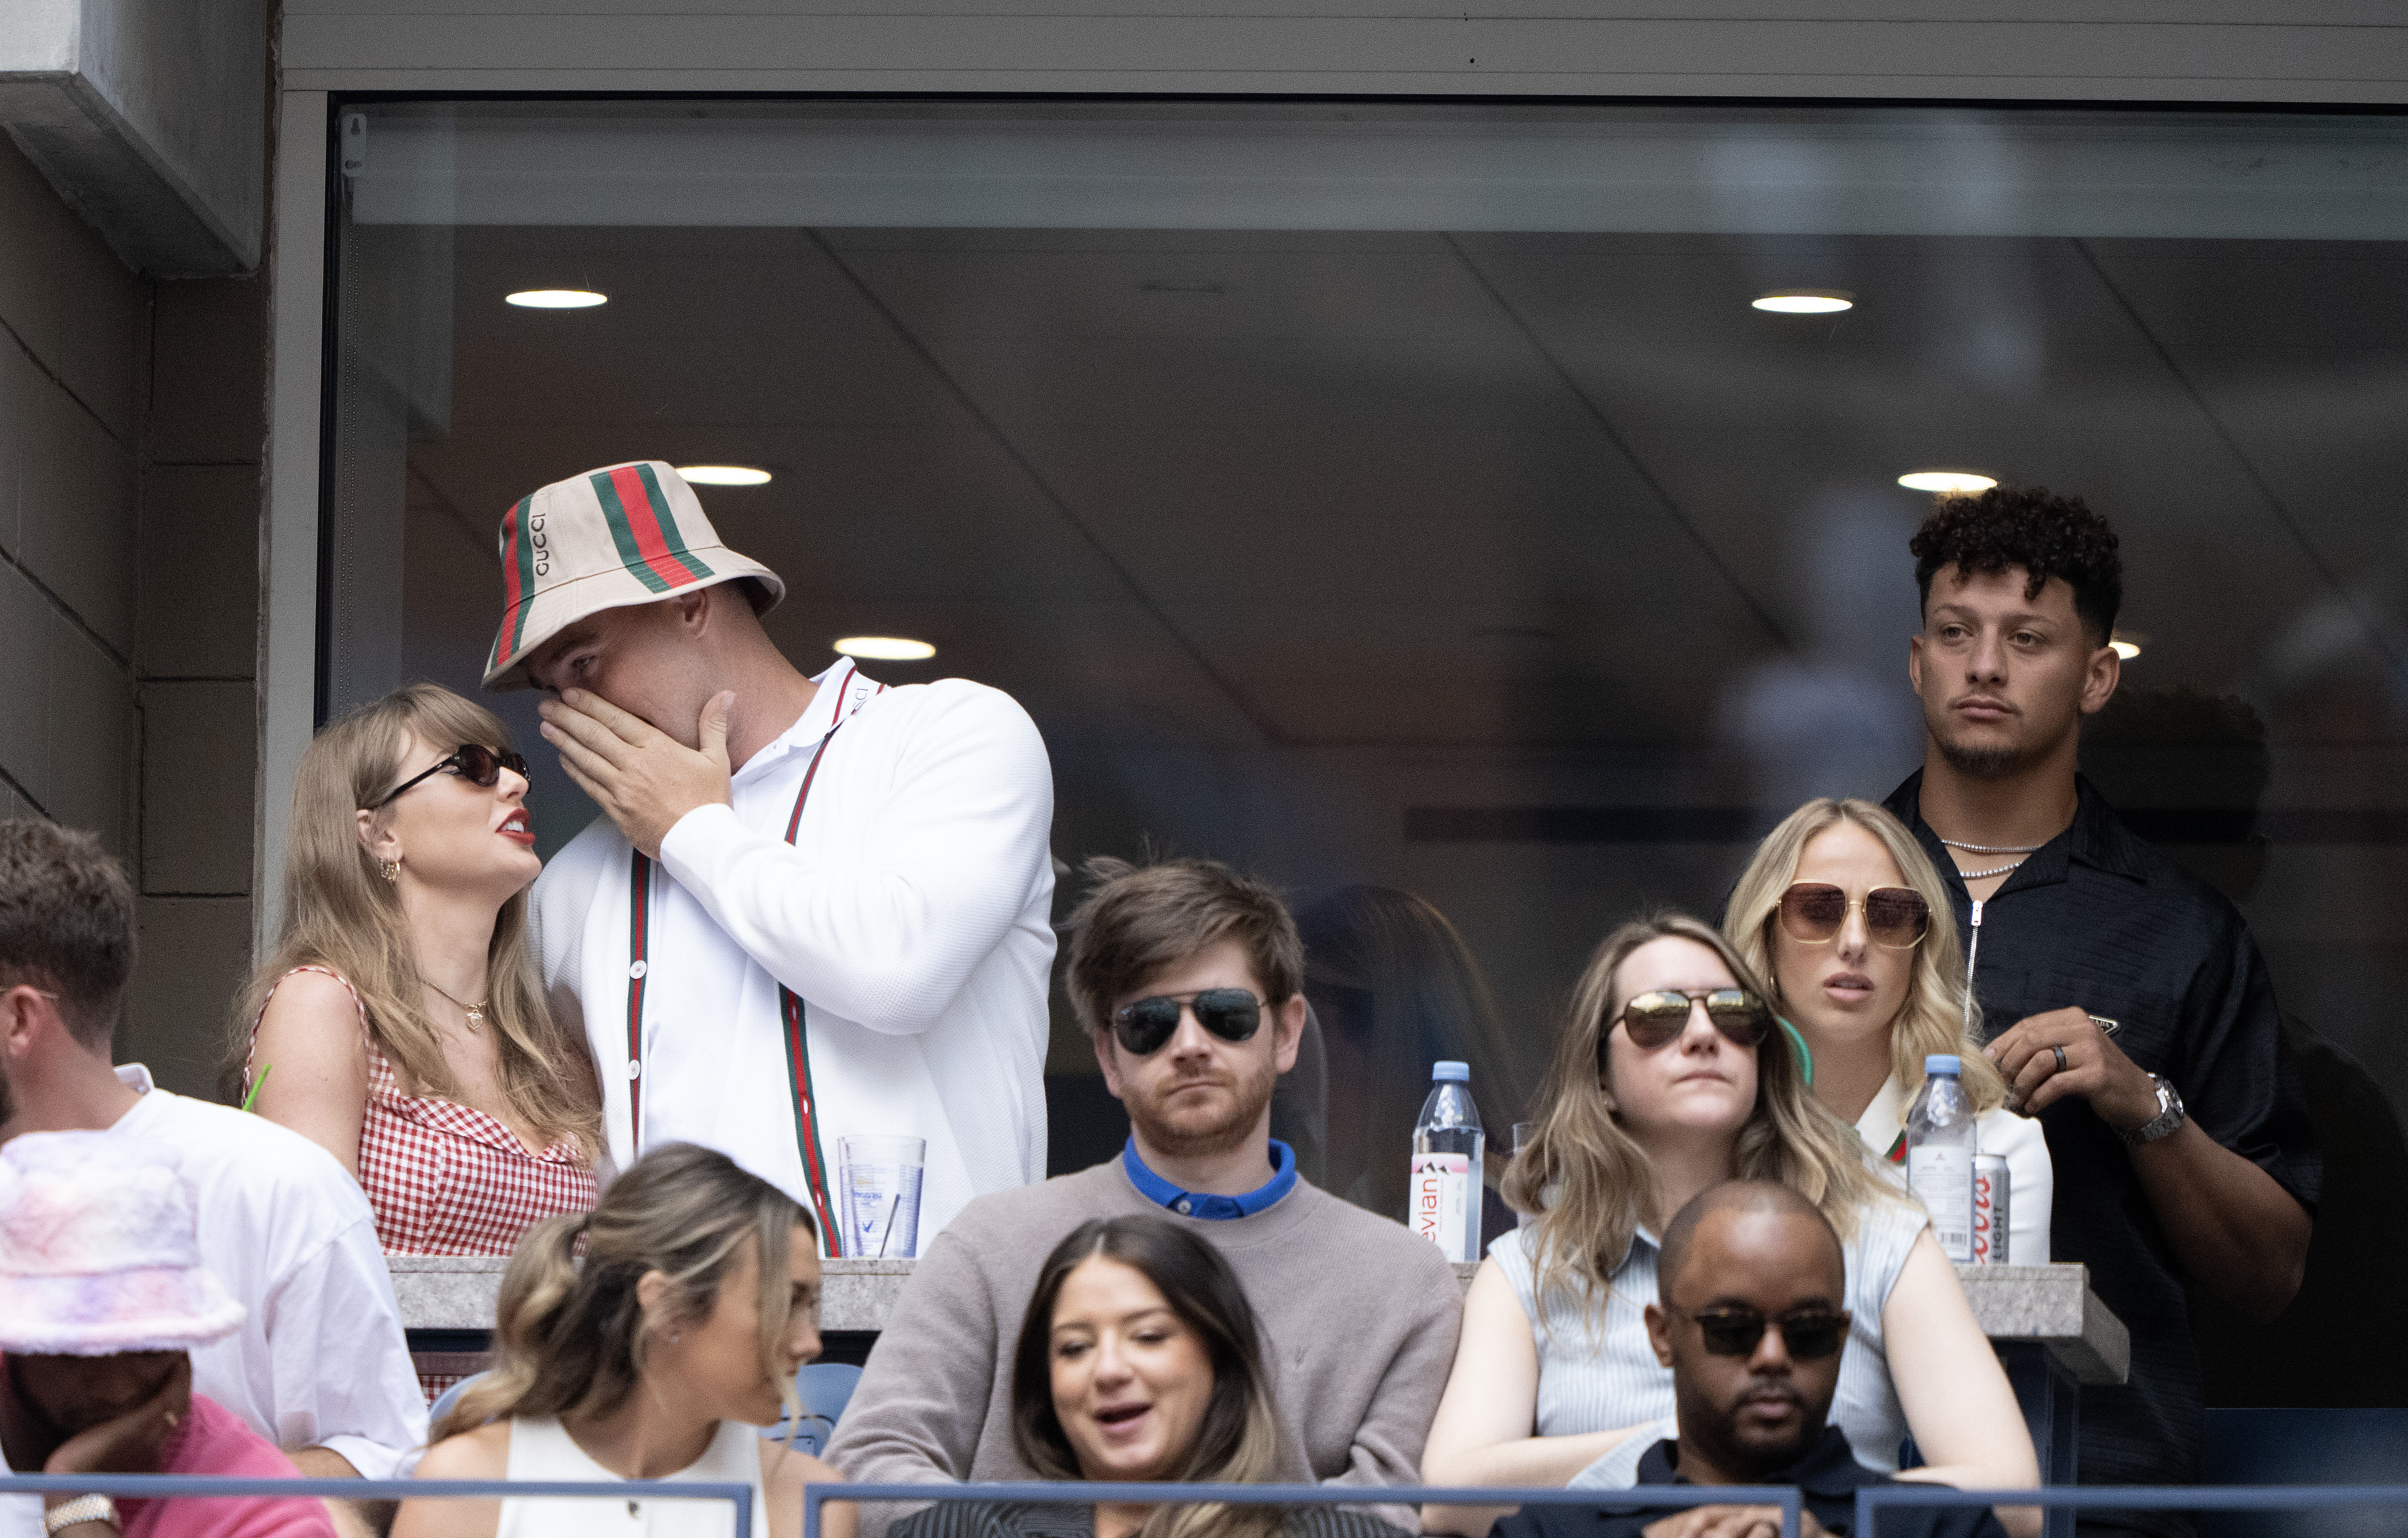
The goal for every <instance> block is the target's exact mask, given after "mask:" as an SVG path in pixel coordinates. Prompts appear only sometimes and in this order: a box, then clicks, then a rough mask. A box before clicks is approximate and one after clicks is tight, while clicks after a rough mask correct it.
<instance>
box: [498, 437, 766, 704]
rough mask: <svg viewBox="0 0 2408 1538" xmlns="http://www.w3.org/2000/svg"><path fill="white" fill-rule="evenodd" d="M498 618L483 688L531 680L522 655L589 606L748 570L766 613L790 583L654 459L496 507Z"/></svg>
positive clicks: (661, 594)
mask: <svg viewBox="0 0 2408 1538" xmlns="http://www.w3.org/2000/svg"><path fill="white" fill-rule="evenodd" d="M501 543H502V627H501V630H500V631H499V633H497V634H496V635H495V637H494V650H493V652H492V654H490V655H489V656H487V657H486V659H485V687H486V688H488V689H523V688H527V687H529V685H528V683H527V676H526V659H527V657H528V655H529V654H531V653H533V652H534V651H535V650H536V649H537V648H538V647H540V646H541V645H542V644H543V643H544V642H545V641H548V640H551V639H552V637H554V636H556V635H558V634H560V632H561V631H562V630H564V629H566V627H567V626H569V625H573V624H575V623H576V622H577V621H579V620H581V619H583V618H584V617H585V616H586V615H588V614H595V613H599V612H600V611H603V610H605V609H624V608H626V607H627V606H628V605H630V604H638V603H657V602H659V601H660V600H661V599H663V598H666V597H668V596H669V595H670V594H672V593H678V592H681V591H683V590H684V589H686V588H689V587H709V586H710V585H711V584H712V583H714V582H731V581H733V580H735V579H736V578H738V577H749V578H751V579H752V580H753V582H754V583H755V584H756V585H755V587H754V588H753V589H752V594H751V596H752V600H753V609H754V610H755V611H758V612H761V613H767V612H768V611H769V610H770V609H772V608H774V607H775V606H776V605H777V602H778V600H779V599H781V598H782V597H785V596H786V584H785V583H784V582H781V581H780V580H779V577H778V574H777V573H776V572H774V571H772V570H770V569H769V568H767V567H766V566H763V565H762V564H761V563H760V562H758V561H755V560H751V559H748V558H746V557H745V556H742V555H738V553H736V552H734V551H732V550H730V549H728V548H727V547H726V546H725V545H723V544H721V543H720V542H719V533H718V531H717V530H715V529H713V528H712V527H711V526H710V519H709V518H706V517H704V516H703V512H702V501H701V499H700V498H698V497H696V496H695V495H694V488H693V487H692V486H689V485H687V484H686V482H685V477H683V476H681V475H680V474H678V472H677V471H676V470H674V469H672V468H670V467H668V466H667V465H665V464H663V463H662V462H661V461H659V460H657V459H642V460H635V461H631V462H629V463H627V464H624V465H611V466H608V467H604V468H602V469H598V470H589V471H587V472H586V473H585V474H583V475H574V476H571V477H569V478H568V479H567V480H566V481H555V482H552V484H551V485H549V486H546V487H544V488H543V489H542V490H541V491H539V492H537V493H535V494H534V495H533V496H527V497H524V498H523V499H521V500H520V501H519V502H518V503H517V505H515V506H513V507H512V508H511V509H510V510H509V511H508V512H506V513H504V514H503V515H502V540H501Z"/></svg>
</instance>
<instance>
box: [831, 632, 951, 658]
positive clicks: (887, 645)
mask: <svg viewBox="0 0 2408 1538" xmlns="http://www.w3.org/2000/svg"><path fill="white" fill-rule="evenodd" d="M836 649H837V652H838V654H839V655H842V656H848V657H867V658H868V659H869V660H870V661H872V662H925V661H927V660H928V659H929V658H930V657H932V656H935V655H936V654H937V649H936V648H935V647H933V646H931V645H929V644H928V643H927V642H926V641H925V640H910V639H909V638H907V637H903V636H847V637H845V638H844V640H840V641H838V642H837V643H836Z"/></svg>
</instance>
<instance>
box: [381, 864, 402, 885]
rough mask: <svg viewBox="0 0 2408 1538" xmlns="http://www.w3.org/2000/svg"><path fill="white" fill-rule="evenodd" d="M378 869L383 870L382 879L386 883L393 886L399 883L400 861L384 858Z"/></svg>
mask: <svg viewBox="0 0 2408 1538" xmlns="http://www.w3.org/2000/svg"><path fill="white" fill-rule="evenodd" d="M380 869H381V870H383V872H384V879H385V880H386V881H387V882H388V883H390V884H393V885H395V886H398V885H400V884H401V862H400V861H399V860H386V861H384V862H382V865H381V866H380Z"/></svg>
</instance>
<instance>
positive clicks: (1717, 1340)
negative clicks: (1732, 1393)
mask: <svg viewBox="0 0 2408 1538" xmlns="http://www.w3.org/2000/svg"><path fill="white" fill-rule="evenodd" d="M1673 1312H1674V1313H1676V1314H1678V1313H1682V1312H1684V1311H1683V1310H1680V1309H1675V1310H1673ZM1688 1316H1689V1317H1690V1318H1692V1319H1695V1320H1696V1321H1697V1323H1698V1332H1699V1334H1701V1335H1703V1336H1704V1337H1705V1340H1706V1349H1707V1350H1708V1351H1711V1352H1713V1354H1714V1355H1715V1356H1717V1357H1753V1356H1755V1355H1756V1347H1757V1346H1758V1345H1759V1344H1763V1341H1764V1332H1765V1330H1767V1329H1771V1330H1779V1331H1781V1342H1782V1344H1783V1345H1785V1347H1787V1348H1788V1351H1789V1355H1790V1358H1791V1359H1792V1360H1795V1361H1801V1362H1813V1361H1821V1360H1822V1359H1823V1358H1826V1357H1828V1356H1829V1355H1830V1354H1831V1353H1832V1352H1834V1351H1837V1350H1839V1349H1840V1342H1841V1340H1842V1338H1843V1337H1844V1336H1845V1335H1846V1334H1847V1332H1848V1315H1846V1314H1845V1313H1844V1312H1842V1313H1838V1314H1834V1313H1832V1312H1830V1311H1829V1310H1828V1309H1820V1308H1801V1309H1799V1310H1798V1311H1797V1312H1795V1313H1792V1314H1784V1315H1781V1316H1780V1317H1779V1318H1777V1319H1775V1318H1768V1317H1766V1316H1765V1315H1762V1314H1759V1313H1757V1312H1756V1310H1755V1309H1752V1308H1710V1309H1703V1310H1700V1311H1699V1312H1698V1313H1696V1314H1691V1315H1688Z"/></svg>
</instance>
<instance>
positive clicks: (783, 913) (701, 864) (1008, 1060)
mask: <svg viewBox="0 0 2408 1538" xmlns="http://www.w3.org/2000/svg"><path fill="white" fill-rule="evenodd" d="M815 682H817V683H820V684H821V688H820V691H819V693H818V695H817V696H815V697H813V699H812V701H811V704H810V708H809V709H808V710H806V711H805V712H803V715H802V718H801V719H800V720H798V721H797V722H796V723H795V725H794V726H792V727H790V728H789V729H788V730H787V731H786V732H785V733H784V734H782V735H781V736H780V737H779V738H778V739H777V740H775V741H773V742H771V743H769V744H768V745H767V746H766V747H764V748H763V749H762V750H761V751H760V752H758V753H756V754H755V755H753V757H752V758H750V759H749V760H747V761H746V762H745V763H744V765H743V766H742V767H741V768H739V769H738V770H737V772H736V775H735V777H734V782H733V785H732V792H733V798H734V802H735V804H734V805H733V806H732V807H729V806H707V807H700V808H697V809H695V811H693V812H689V813H687V814H686V815H685V816H684V817H683V818H681V820H680V821H679V822H678V824H677V826H675V827H673V828H671V829H670V830H669V833H668V836H667V838H666V839H665V840H663V841H662V845H661V857H660V860H659V862H658V864H657V865H656V867H655V868H654V870H653V871H652V883H651V888H650V893H651V895H650V904H651V906H650V912H649V915H648V941H647V944H646V947H645V950H646V956H645V959H644V967H645V970H644V973H643V979H642V980H643V984H644V990H643V992H644V1005H643V1008H644V1014H643V1021H642V1028H641V1037H640V1041H639V1042H638V1050H631V1046H630V1042H629V1041H628V1019H627V1003H628V996H629V993H630V983H631V979H632V977H633V975H634V974H635V970H636V962H635V956H634V951H633V946H632V944H631V942H630V920H631V918H632V912H631V903H632V900H633V899H632V896H631V884H630V880H629V874H630V865H631V857H630V856H631V851H630V849H629V847H628V844H627V841H626V840H625V839H624V838H622V837H621V836H620V834H619V831H618V829H617V828H616V827H614V826H611V825H610V824H609V821H608V820H600V821H596V822H595V824H594V825H593V826H590V827H588V828H587V829H586V830H585V831H584V832H583V833H581V834H580V835H579V836H578V837H577V838H576V839H575V840H574V841H571V842H570V843H569V845H568V847H567V848H566V849H564V850H562V851H561V852H560V854H559V855H556V856H555V857H554V858H553V860H552V864H551V866H550V867H549V868H548V869H547V870H545V871H544V873H543V876H542V878H541V879H540V880H538V882H537V884H536V888H535V913H536V924H537V927H538V936H539V939H540V942H541V947H542V954H543V973H544V983H545V986H546V988H547V990H548V991H549V993H550V995H551V998H552V1007H553V1009H554V1010H555V1011H557V1012H558V1013H560V1015H561V1017H562V1018H563V1019H564V1020H568V1021H574V1022H578V1023H580V1024H581V1027H582V1028H583V1029H584V1031H585V1034H586V1038H587V1040H588V1042H590V1043H591V1044H592V1048H593V1052H594V1057H595V1061H596V1062H600V1063H618V1064H622V1065H624V1075H623V1074H620V1073H606V1074H604V1075H603V1081H604V1082H603V1097H604V1107H603V1116H604V1120H603V1126H604V1130H605V1132H606V1134H607V1136H608V1138H609V1145H610V1156H611V1159H612V1162H613V1163H614V1164H615V1165H617V1166H618V1167H619V1168H621V1169H624V1168H626V1166H627V1165H628V1164H629V1163H630V1162H632V1161H633V1160H634V1159H635V1158H636V1157H638V1155H639V1154H640V1153H641V1152H642V1151H643V1150H645V1149H649V1148H652V1147H654V1146H656V1145H658V1144H659V1143H665V1142H689V1143H702V1144H704V1145H706V1146H708V1147H712V1148H716V1149H718V1150H720V1151H721V1152H723V1153H724V1154H726V1155H727V1156H728V1157H731V1158H733V1159H735V1160H736V1161H737V1162H738V1164H741V1165H742V1166H744V1167H745V1168H746V1169H748V1170H751V1171H753V1173H755V1174H758V1175H760V1176H762V1177H763V1178H764V1179H767V1180H769V1181H772V1182H774V1183H775V1184H777V1185H778V1186H781V1188H783V1189H784V1190H786V1191H787V1192H789V1193H790V1194H792V1195H794V1196H795V1197H796V1198H797V1199H798V1200H804V1201H806V1202H808V1200H810V1198H809V1194H808V1187H807V1185H806V1182H805V1179H804V1171H803V1163H802V1157H801V1153H800V1150H799V1147H798V1145H797V1142H796V1099H797V1095H796V1085H795V1084H794V1080H793V1078H792V1076H791V1075H790V1073H789V1062H788V1056H787V1047H786V1041H785V1030H784V1024H783V1021H782V1018H781V1008H780V999H779V993H780V986H781V984H782V985H785V986H786V987H790V988H792V989H793V990H794V992H795V993H796V995H797V996H798V997H799V998H800V999H802V1000H803V1001H804V1005H805V1019H806V1023H807V1031H808V1041H809V1046H810V1085H809V1088H810V1099H809V1101H808V1103H809V1105H810V1109H811V1111H812V1112H813V1113H814V1114H815V1116H816V1120H817V1125H818V1132H819V1144H820V1150H821V1155H822V1157H823V1158H824V1161H825V1170H826V1177H827V1183H828V1194H829V1196H830V1198H831V1199H834V1198H835V1196H836V1186H837V1175H838V1169H837V1164H838V1159H839V1139H840V1138H842V1137H844V1136H846V1135H848V1134H880V1133H899V1134H905V1135H909V1136H912V1137H919V1138H924V1139H925V1140H926V1142H927V1154H926V1160H927V1162H926V1166H925V1178H924V1185H923V1188H922V1194H921V1207H920V1227H919V1239H920V1243H922V1244H924V1245H925V1243H927V1241H928V1240H929V1239H931V1238H933V1237H934V1236H935V1235H936V1233H937V1231H938V1230H939V1229H941V1228H943V1227H944V1226H945V1224H946V1223H947V1222H949V1221H950V1220H951V1219H952V1217H953V1214H954V1213H955V1212H956V1211H958V1210H959V1209H960V1208H961V1207H962V1206H963V1205H964V1204H965V1203H967V1202H968V1200H970V1199H971V1198H972V1197H974V1196H977V1195H980V1194H982V1193H984V1192H987V1191H993V1190H1000V1189H1004V1188H1007V1187H1010V1186H1020V1185H1025V1184H1027V1183H1028V1182H1031V1181H1034V1180H1038V1179H1040V1178H1042V1177H1043V1175H1044V1171H1045V1099H1044V1079H1043V1074H1044V1061H1045V1046H1046V1040H1047V1034H1048V1023H1047V1015H1046V1003H1045V999H1046V991H1047V988H1048V985H1049V983H1050V981H1051V973H1052V968H1053V961H1054V930H1053V927H1052V922H1051V920H1052V909H1053V897H1054V870H1053V859H1052V855H1051V853H1050V850H1049V847H1048V837H1049V835H1050V833H1051V831H1052V824H1053V815H1054V782H1053V772H1052V769H1051V768H1050V767H1049V766H1048V764H1047V762H1046V759H1045V747H1044V742H1043V740H1041V739H1040V738H1039V735H1038V732H1037V727H1036V725H1035V723H1033V722H1031V721H1030V720H1029V719H1028V716H1027V713H1026V712H1024V711H1023V710H1021V708H1020V707H1019V705H1018V704H1016V703H1015V702H1014V701H1013V700H1012V699H1011V697H1010V696H1008V695H1004V694H1001V693H999V692H997V691H996V690H994V689H990V688H987V687H984V686H983V685H981V684H976V683H968V682H967V681H964V680H960V679H948V680H946V681H944V682H942V683H933V684H915V685H910V686H907V687H904V688H898V689H889V690H885V691H883V692H877V691H878V690H879V686H878V685H877V684H874V683H870V682H869V681H868V680H867V679H863V678H861V677H860V675H859V674H858V672H857V671H855V670H854V669H853V667H852V665H851V664H850V663H846V664H841V665H839V667H837V668H830V669H829V670H828V671H827V672H826V673H824V674H823V675H821V677H820V678H819V679H818V680H817V681H815ZM856 690H857V691H861V692H860V693H858V694H855V693H854V692H853V691H856ZM856 701H857V706H856V708H853V712H852V713H851V714H850V715H849V716H847V717H846V718H845V720H844V724H843V726H842V727H841V729H840V730H839V731H838V732H837V733H836V735H835V736H834V737H833V738H831V739H829V740H828V745H827V748H826V750H825V753H824V756H823V757H822V759H821V762H820V767H819V771H818V774H817V776H816V778H814V779H813V781H812V785H811V792H810V799H809V802H808V803H807V805H806V807H805V810H804V812H803V817H802V822H801V825H800V826H799V827H798V828H797V829H796V838H795V842H794V844H793V845H792V846H791V847H790V846H789V845H788V844H787V843H786V841H785V833H786V824H787V821H788V819H789V818H790V817H791V816H792V814H793V812H794V809H795V799H796V793H797V792H798V791H799V790H800V789H801V787H802V783H803V779H804V776H805V774H806V773H807V772H808V771H809V770H810V765H811V759H812V752H813V750H814V749H815V748H817V747H818V746H819V743H820V741H821V740H822V738H824V737H825V736H826V735H827V732H828V728H829V726H831V724H833V723H834V722H835V720H836V718H837V710H838V706H839V703H844V704H847V705H849V706H851V705H855V702H856ZM638 1065H640V1066H638ZM638 1084H640V1089H639V1090H638V1088H637V1085H638ZM638 1105H639V1106H640V1112H641V1116H642V1127H641V1128H640V1131H639V1130H638V1128H635V1127H634V1125H633V1124H632V1121H631V1117H632V1115H633V1114H635V1112H636V1110H637V1108H638Z"/></svg>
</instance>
